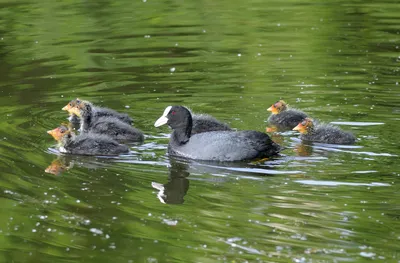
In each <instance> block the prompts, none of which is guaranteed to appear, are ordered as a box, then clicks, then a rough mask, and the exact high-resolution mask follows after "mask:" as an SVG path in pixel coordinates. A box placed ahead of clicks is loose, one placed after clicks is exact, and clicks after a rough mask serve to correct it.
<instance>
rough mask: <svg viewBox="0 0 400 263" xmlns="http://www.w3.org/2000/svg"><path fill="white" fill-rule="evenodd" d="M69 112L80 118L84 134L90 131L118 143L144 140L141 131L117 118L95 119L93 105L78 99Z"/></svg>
mask: <svg viewBox="0 0 400 263" xmlns="http://www.w3.org/2000/svg"><path fill="white" fill-rule="evenodd" d="M67 106H69V104H68V105H67ZM67 106H66V107H67ZM67 110H68V111H69V112H70V113H73V114H75V115H77V116H78V117H79V118H80V124H81V126H80V129H81V132H82V133H87V132H89V131H90V132H92V133H99V134H105V135H108V136H110V137H111V138H113V139H114V140H118V141H131V142H141V141H143V140H144V136H143V133H142V132H141V131H140V130H139V129H136V128H134V127H132V126H131V125H129V124H127V123H125V122H122V121H121V120H119V119H117V118H115V117H111V116H104V117H95V116H94V110H93V105H92V104H91V103H90V102H88V101H83V100H79V99H77V100H76V102H75V104H74V105H73V106H72V107H69V108H67Z"/></svg>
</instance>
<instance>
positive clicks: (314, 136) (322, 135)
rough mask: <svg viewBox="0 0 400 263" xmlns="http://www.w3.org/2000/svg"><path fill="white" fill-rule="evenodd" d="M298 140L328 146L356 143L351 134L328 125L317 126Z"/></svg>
mask: <svg viewBox="0 0 400 263" xmlns="http://www.w3.org/2000/svg"><path fill="white" fill-rule="evenodd" d="M300 139H302V140H305V141H312V142H319V143H328V144H353V143H355V141H356V137H355V136H354V135H353V134H352V133H350V132H347V131H343V130H341V129H340V128H339V127H336V126H333V125H330V124H317V125H315V126H314V127H313V128H312V129H311V130H309V131H308V133H307V134H302V135H301V136H300Z"/></svg>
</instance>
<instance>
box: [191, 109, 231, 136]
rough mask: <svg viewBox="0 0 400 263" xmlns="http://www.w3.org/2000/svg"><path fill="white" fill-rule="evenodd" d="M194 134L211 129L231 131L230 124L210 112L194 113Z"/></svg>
mask: <svg viewBox="0 0 400 263" xmlns="http://www.w3.org/2000/svg"><path fill="white" fill-rule="evenodd" d="M192 120H193V127H192V135H194V134H197V133H202V132H209V131H231V130H232V129H231V128H230V127H229V125H228V124H226V123H222V122H220V121H218V120H217V119H216V118H214V117H212V116H210V115H208V114H192Z"/></svg>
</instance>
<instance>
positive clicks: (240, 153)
mask: <svg viewBox="0 0 400 263" xmlns="http://www.w3.org/2000/svg"><path fill="white" fill-rule="evenodd" d="M192 123H193V121H192V116H191V114H190V112H189V110H188V109H187V108H185V107H183V106H168V107H167V108H166V109H165V110H164V113H163V115H162V116H161V117H160V118H159V119H158V120H157V121H156V122H155V123H154V126H155V127H159V126H161V125H164V124H168V125H169V126H170V127H171V128H172V130H173V132H172V134H171V138H170V141H169V144H168V153H169V154H171V155H176V156H181V157H185V158H189V159H195V160H206V161H221V162H223V161H242V160H251V159H256V158H266V157H270V156H273V155H276V154H277V153H278V152H279V149H280V147H279V146H278V145H277V144H275V143H274V142H273V141H272V140H271V139H270V138H269V136H268V135H267V134H265V133H262V132H257V131H237V132H236V131H210V132H204V133H198V134H194V135H193V136H192Z"/></svg>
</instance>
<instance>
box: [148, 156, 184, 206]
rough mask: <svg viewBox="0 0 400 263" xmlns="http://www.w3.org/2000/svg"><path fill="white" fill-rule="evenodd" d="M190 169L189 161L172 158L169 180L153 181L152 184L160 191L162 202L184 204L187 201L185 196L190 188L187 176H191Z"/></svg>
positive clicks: (158, 195)
mask: <svg viewBox="0 0 400 263" xmlns="http://www.w3.org/2000/svg"><path fill="white" fill-rule="evenodd" d="M188 169H189V167H188V164H187V163H185V162H180V161H178V160H175V159H173V158H172V157H171V158H170V167H169V175H168V182H167V183H166V184H160V183H156V182H152V183H151V186H152V187H153V188H154V189H157V190H158V191H159V192H158V194H157V197H158V199H159V200H160V202H161V203H164V204H182V203H183V202H184V201H185V200H184V199H183V198H184V196H185V195H186V193H187V191H188V189H189V180H188V179H187V178H186V177H188V176H189V172H188Z"/></svg>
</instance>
